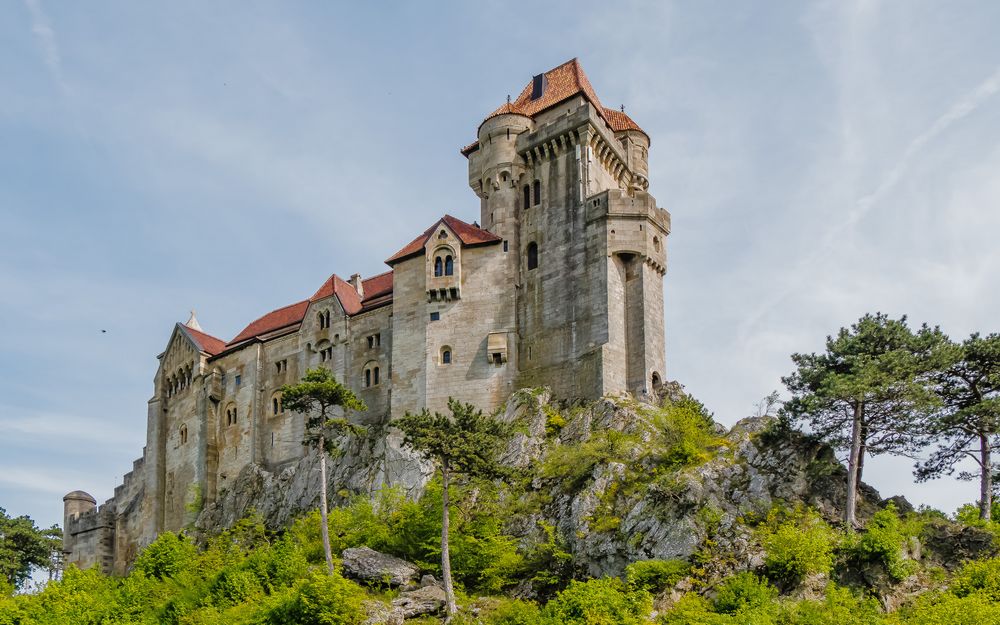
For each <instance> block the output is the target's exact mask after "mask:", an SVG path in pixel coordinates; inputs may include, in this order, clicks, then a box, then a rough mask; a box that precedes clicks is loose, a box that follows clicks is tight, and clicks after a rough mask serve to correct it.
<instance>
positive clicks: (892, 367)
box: [782, 313, 947, 524]
mask: <svg viewBox="0 0 1000 625" xmlns="http://www.w3.org/2000/svg"><path fill="white" fill-rule="evenodd" d="M946 344H947V337H945V336H944V335H943V334H942V333H941V332H940V331H939V330H938V329H937V328H933V329H932V328H929V327H927V326H926V325H925V326H923V327H922V328H921V329H920V330H918V331H917V332H916V333H914V332H913V331H912V330H911V329H910V328H909V326H908V325H907V323H906V317H905V316H904V317H902V318H900V319H898V320H896V319H890V318H889V317H888V316H886V315H884V314H881V313H878V314H875V315H871V314H868V315H865V316H864V317H862V318H861V319H860V320H858V322H857V323H855V324H854V325H852V326H851V328H850V329H848V328H841V329H840V332H839V333H838V334H837V336H836V337H827V340H826V351H825V352H824V353H822V354H793V355H792V362H794V363H795V367H796V370H795V371H794V372H793V373H792V374H791V375H790V376H787V377H784V378H782V382H784V384H785V385H786V386H787V387H788V390H789V391H790V392H791V393H792V398H791V400H790V401H789V402H788V403H787V404H786V405H785V408H784V414H785V416H786V417H787V418H789V419H792V420H796V421H800V422H804V423H806V424H808V426H809V427H810V428H811V429H812V431H813V432H815V433H816V434H817V435H818V436H820V437H822V438H823V439H825V440H827V441H829V442H830V443H831V444H832V445H834V446H835V447H838V448H841V449H849V450H850V458H849V461H848V478H847V479H848V506H847V510H846V515H847V522H848V523H849V524H853V523H854V520H855V509H854V508H855V506H854V501H855V496H856V492H857V484H858V483H860V481H861V477H862V475H861V473H862V471H861V469H862V467H863V466H864V459H865V456H866V454H871V455H878V454H884V453H896V452H900V451H905V450H910V449H913V448H915V447H916V437H915V436H914V432H915V429H916V426H917V422H918V418H919V416H920V415H923V414H927V413H929V411H931V410H932V409H933V408H934V406H935V405H936V402H937V397H936V396H935V394H934V393H933V392H932V391H931V390H930V389H929V388H928V385H927V384H926V382H927V379H928V376H929V374H930V372H932V371H934V370H935V368H936V367H938V366H939V365H940V361H941V359H942V358H943V356H942V354H944V353H945V352H946V350H945V349H944V346H945V345H946Z"/></svg>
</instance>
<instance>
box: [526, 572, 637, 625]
mask: <svg viewBox="0 0 1000 625" xmlns="http://www.w3.org/2000/svg"><path fill="white" fill-rule="evenodd" d="M650 608H651V600H650V597H649V594H648V593H646V592H644V591H632V590H629V589H628V588H627V587H626V586H625V584H624V583H623V582H622V581H621V580H620V579H617V578H613V577H605V578H601V579H591V580H587V581H585V582H581V581H576V580H574V581H572V582H570V584H569V586H567V587H566V589H565V590H563V591H561V592H560V593H559V594H557V595H556V596H555V598H553V599H552V600H551V601H549V603H548V604H547V605H546V606H545V608H544V609H543V610H542V622H543V623H544V624H545V625H640V624H641V623H643V621H644V617H645V615H646V614H647V613H648V612H649V610H650Z"/></svg>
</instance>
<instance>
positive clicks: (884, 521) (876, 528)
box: [844, 504, 915, 581]
mask: <svg viewBox="0 0 1000 625" xmlns="http://www.w3.org/2000/svg"><path fill="white" fill-rule="evenodd" d="M907 538H908V537H907V536H906V534H905V533H904V532H903V530H902V522H901V521H900V519H899V516H898V515H897V514H896V508H895V506H893V505H891V504H890V505H889V506H887V507H885V508H883V509H882V510H879V511H878V512H876V513H875V515H874V516H872V518H871V520H870V521H869V522H868V525H867V526H866V527H865V530H864V532H863V533H861V534H858V535H854V536H852V537H850V538H849V539H848V540H847V541H846V542H845V545H844V548H845V550H846V552H847V554H848V557H849V558H850V559H851V560H852V561H854V562H856V563H863V562H878V563H881V564H882V565H883V566H884V567H885V570H886V572H888V573H889V576H890V577H892V578H893V579H895V580H897V581H898V580H902V579H904V578H906V577H907V576H909V575H910V574H911V573H912V572H913V567H914V566H915V564H914V563H913V562H912V561H909V560H906V559H904V558H903V548H904V545H905V543H906V540H907Z"/></svg>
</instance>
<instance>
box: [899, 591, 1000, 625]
mask: <svg viewBox="0 0 1000 625" xmlns="http://www.w3.org/2000/svg"><path fill="white" fill-rule="evenodd" d="M900 622H901V623H903V624H905V625H946V624H947V625H1000V607H998V606H997V604H995V603H993V602H991V601H990V600H989V599H988V598H987V597H985V596H983V595H969V596H967V597H956V596H955V595H950V594H943V595H924V596H923V597H920V598H919V599H917V601H916V603H915V604H914V605H913V606H912V607H910V608H908V609H906V610H905V611H904V615H903V618H901V619H900Z"/></svg>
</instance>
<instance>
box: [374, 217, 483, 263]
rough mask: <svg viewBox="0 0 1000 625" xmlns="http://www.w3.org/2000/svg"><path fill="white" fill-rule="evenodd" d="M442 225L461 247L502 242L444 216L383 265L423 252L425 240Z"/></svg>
mask: <svg viewBox="0 0 1000 625" xmlns="http://www.w3.org/2000/svg"><path fill="white" fill-rule="evenodd" d="M442 223H443V224H445V225H446V226H448V228H450V229H451V231H452V232H454V233H455V236H457V237H458V238H459V240H460V241H461V242H462V244H463V245H486V244H489V243H499V242H500V241H502V239H501V238H500V237H498V236H497V235H495V234H493V233H492V232H489V231H487V230H483V229H482V228H478V227H476V226H473V225H471V224H467V223H465V222H464V221H462V220H461V219H456V218H455V217H452V216H451V215H445V216H444V217H442V218H441V219H439V220H438V221H437V222H435V224H434V225H433V226H431V227H430V228H428V229H427V230H424V233H423V234H421V235H420V236H419V237H417V238H416V239H413V240H412V241H410V242H409V243H408V244H407V245H406V247H404V248H403V249H401V250H399V251H398V252H396V253H395V254H393V255H392V256H391V257H390V258H389V260H387V261H385V263H386V264H387V265H392V264H393V263H396V262H399V261H401V260H403V259H404V258H409V257H410V256H416V255H417V254H422V253H423V251H424V245H426V244H427V240H428V239H429V238H430V237H431V235H432V234H434V231H435V230H437V228H438V226H440V225H441V224H442Z"/></svg>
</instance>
